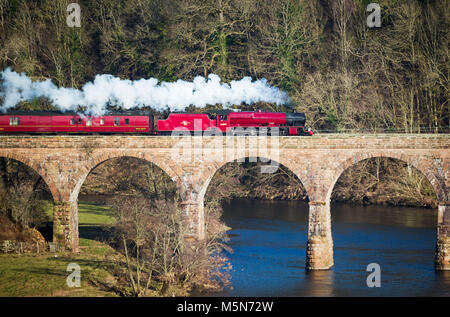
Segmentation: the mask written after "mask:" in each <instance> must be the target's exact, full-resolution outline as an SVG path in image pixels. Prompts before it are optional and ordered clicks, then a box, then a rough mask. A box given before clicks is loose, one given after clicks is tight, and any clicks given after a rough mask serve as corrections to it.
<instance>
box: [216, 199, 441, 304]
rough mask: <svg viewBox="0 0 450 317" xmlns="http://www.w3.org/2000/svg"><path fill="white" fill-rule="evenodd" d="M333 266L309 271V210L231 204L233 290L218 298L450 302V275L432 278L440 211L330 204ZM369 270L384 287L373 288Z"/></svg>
mask: <svg viewBox="0 0 450 317" xmlns="http://www.w3.org/2000/svg"><path fill="white" fill-rule="evenodd" d="M331 217H332V235H333V243H334V266H333V268H332V269H330V270H324V271H307V270H305V260H306V251H305V248H306V240H307V225H308V204H307V203H305V202H299V201H251V200H232V201H231V202H229V203H226V204H224V214H223V216H222V220H223V221H224V222H225V223H226V224H227V225H228V226H229V227H231V228H232V230H231V231H229V234H230V241H229V245H230V246H231V248H232V249H233V250H234V252H233V253H231V254H227V255H228V256H229V259H230V262H231V265H232V270H231V283H232V289H226V290H225V291H224V292H222V293H220V294H217V295H218V296H286V297H291V296H450V272H449V271H447V272H436V271H435V270H434V250H435V243H436V222H437V211H436V210H432V209H422V208H409V207H385V206H355V205H350V204H332V206H331ZM370 263H377V264H379V266H380V269H381V275H380V277H381V279H380V280H381V287H373V288H369V287H368V286H367V283H366V280H367V277H368V276H369V275H370V274H371V272H372V271H370V272H367V271H366V269H367V266H368V264H370Z"/></svg>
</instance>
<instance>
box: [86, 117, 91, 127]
mask: <svg viewBox="0 0 450 317" xmlns="http://www.w3.org/2000/svg"><path fill="white" fill-rule="evenodd" d="M91 125H92V118H87V119H86V126H88V127H90V126H91Z"/></svg>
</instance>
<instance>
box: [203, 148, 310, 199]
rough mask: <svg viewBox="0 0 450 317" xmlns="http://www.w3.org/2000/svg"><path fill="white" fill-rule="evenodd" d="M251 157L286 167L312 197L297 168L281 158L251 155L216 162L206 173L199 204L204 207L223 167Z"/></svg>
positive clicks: (304, 179)
mask: <svg viewBox="0 0 450 317" xmlns="http://www.w3.org/2000/svg"><path fill="white" fill-rule="evenodd" d="M250 157H253V158H257V159H259V158H263V159H265V160H267V161H268V162H275V163H277V164H280V165H282V166H284V167H286V168H287V169H288V170H290V171H291V172H292V173H293V174H294V175H295V176H296V177H297V178H298V180H299V181H300V183H301V184H302V186H303V187H304V188H305V191H306V195H307V197H310V190H308V187H307V183H306V181H307V180H306V178H305V177H301V176H300V175H299V173H298V171H297V170H296V169H295V168H293V167H292V166H290V164H289V162H287V161H284V160H282V159H281V157H279V158H277V159H274V158H271V157H270V155H267V156H249V155H246V156H239V157H237V156H236V157H233V158H227V160H225V161H222V162H215V164H213V168H210V169H209V170H208V172H207V173H206V177H205V178H204V179H205V181H204V183H203V184H202V188H201V190H200V192H199V195H198V197H199V202H201V204H202V205H203V201H204V198H205V194H206V192H207V190H208V187H209V184H210V183H211V180H212V179H213V177H214V175H216V173H217V172H218V171H219V170H220V169H221V168H222V167H224V166H225V165H227V164H229V163H232V162H234V161H238V160H245V159H248V158H250Z"/></svg>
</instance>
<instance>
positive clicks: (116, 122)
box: [114, 118, 120, 127]
mask: <svg viewBox="0 0 450 317" xmlns="http://www.w3.org/2000/svg"><path fill="white" fill-rule="evenodd" d="M119 125H120V118H114V126H115V127H118V126H119Z"/></svg>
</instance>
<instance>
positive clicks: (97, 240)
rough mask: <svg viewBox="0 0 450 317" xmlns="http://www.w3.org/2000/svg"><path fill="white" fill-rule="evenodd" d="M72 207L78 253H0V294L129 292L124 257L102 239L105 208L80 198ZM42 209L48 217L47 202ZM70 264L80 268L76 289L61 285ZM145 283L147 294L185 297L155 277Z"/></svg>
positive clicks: (101, 294)
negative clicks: (75, 207)
mask: <svg viewBox="0 0 450 317" xmlns="http://www.w3.org/2000/svg"><path fill="white" fill-rule="evenodd" d="M78 211H79V232H80V241H79V242H80V252H79V253H70V252H63V253H50V252H46V253H33V254H30V253H26V254H12V253H10V254H0V297H17V296H31V297H40V296H49V297H53V296H61V297H72V296H80V297H117V296H130V295H131V293H132V292H131V285H130V283H129V281H128V280H127V276H128V273H127V266H126V258H125V256H124V255H123V254H121V253H120V252H118V251H116V250H115V249H114V248H112V247H111V246H110V245H108V243H107V241H108V239H109V236H108V225H109V224H111V223H112V221H113V218H112V217H111V216H110V211H109V209H108V207H107V206H105V205H101V204H95V203H92V202H89V203H88V202H80V203H79V205H78ZM47 213H48V215H49V216H50V219H51V216H52V215H51V213H52V208H51V204H49V205H48V210H47ZM70 263H75V264H78V265H79V266H80V269H81V272H80V273H81V285H80V287H73V288H71V287H68V286H67V283H66V279H67V277H68V276H69V275H70V273H71V271H70V272H68V271H67V266H68V265H69V264H70ZM150 286H151V287H150V290H149V291H148V293H147V296H149V297H157V296H168V295H170V296H172V295H176V296H187V295H189V294H188V293H187V291H186V290H185V289H183V288H181V287H180V288H175V287H172V288H171V289H163V284H162V283H159V282H157V281H154V282H153V283H152V284H151V285H150ZM168 292H169V293H168Z"/></svg>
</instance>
